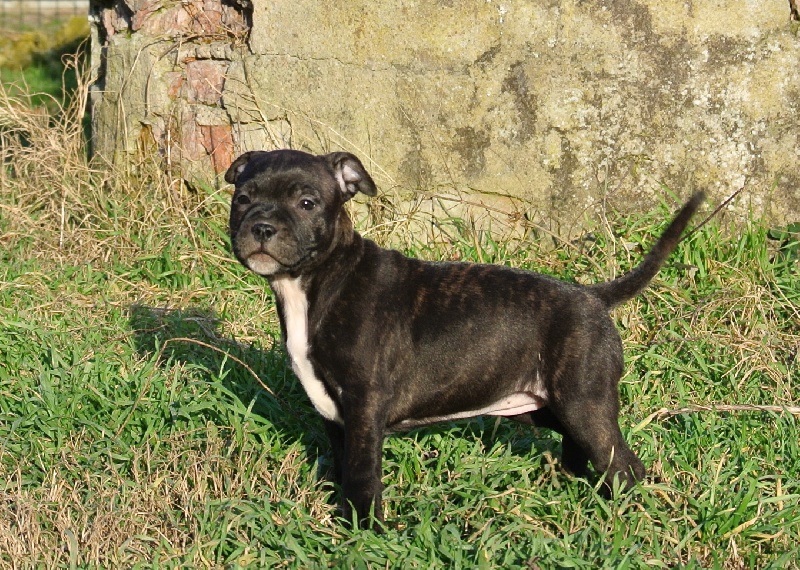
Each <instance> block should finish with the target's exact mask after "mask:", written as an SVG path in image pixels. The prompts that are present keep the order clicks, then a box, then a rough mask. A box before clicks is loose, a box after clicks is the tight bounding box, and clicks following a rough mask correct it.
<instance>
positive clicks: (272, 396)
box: [129, 305, 330, 476]
mask: <svg viewBox="0 0 800 570" xmlns="http://www.w3.org/2000/svg"><path fill="white" fill-rule="evenodd" d="M129 323H130V328H131V330H132V331H133V333H134V339H135V345H136V351H137V352H138V353H139V354H140V355H142V356H145V357H149V356H152V355H153V354H158V355H159V361H158V365H159V366H161V367H164V368H166V367H169V366H171V364H172V363H176V362H177V363H182V364H185V365H186V366H188V367H190V368H192V369H193V371H194V372H193V373H194V374H195V375H196V374H197V373H198V372H199V374H200V375H201V378H203V379H204V380H205V381H206V382H208V383H221V387H222V388H223V389H224V391H226V392H227V393H229V394H232V395H233V396H235V397H236V398H238V399H239V400H240V401H241V403H242V404H243V405H244V407H245V408H247V409H249V410H251V411H252V412H253V413H255V414H257V415H258V416H260V417H261V418H263V419H264V420H266V421H267V422H268V423H269V424H271V425H272V426H274V428H275V429H276V430H277V431H279V432H280V433H281V435H283V436H285V437H287V438H288V439H289V440H293V441H298V442H300V443H301V445H303V446H304V448H305V451H306V455H307V457H308V460H309V461H310V462H316V461H317V459H318V458H320V456H322V455H326V454H328V449H327V447H328V446H327V438H326V436H325V434H324V430H323V427H322V425H321V422H315V421H314V420H313V419H312V418H313V416H314V414H315V412H314V410H313V409H312V408H311V406H310V405H308V406H306V405H304V404H293V402H292V401H291V400H292V399H294V398H297V397H301V394H299V393H298V388H297V386H296V382H295V380H294V378H293V377H292V376H291V372H289V371H288V367H287V365H286V354H285V352H284V351H283V349H282V348H280V347H279V346H277V343H276V346H275V347H273V348H270V349H266V350H264V349H261V348H256V347H253V346H249V345H245V344H242V343H239V342H237V341H236V340H234V339H230V338H225V337H224V336H221V335H220V334H219V332H218V331H219V328H220V326H219V325H220V320H219V319H218V318H217V316H216V315H215V314H214V313H213V311H210V310H207V309H199V308H190V309H164V308H155V307H148V306H144V305H133V306H131V307H130V316H129ZM220 379H221V380H220ZM223 407H224V404H223V403H222V402H220V404H219V413H218V414H215V413H214V412H213V411H210V412H209V410H208V408H206V409H205V410H204V412H203V414H204V415H205V416H206V419H207V420H210V421H213V422H215V423H216V424H218V425H225V423H226V422H227V421H228V420H227V419H226V414H225V413H223V410H222V408H223ZM211 409H212V410H213V406H212V407H211ZM318 424H319V425H318ZM326 459H327V457H326ZM323 463H325V464H326V465H327V464H328V463H330V461H323ZM320 475H321V476H325V475H326V473H325V472H322V473H321V474H320Z"/></svg>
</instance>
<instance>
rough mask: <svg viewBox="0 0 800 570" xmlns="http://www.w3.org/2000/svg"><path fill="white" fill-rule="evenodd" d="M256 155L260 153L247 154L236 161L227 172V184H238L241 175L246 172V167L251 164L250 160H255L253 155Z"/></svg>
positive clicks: (251, 152)
mask: <svg viewBox="0 0 800 570" xmlns="http://www.w3.org/2000/svg"><path fill="white" fill-rule="evenodd" d="M256 153H258V151H250V152H246V153H244V154H243V155H241V156H240V157H239V158H237V159H236V160H234V161H233V164H231V165H230V167H229V168H228V170H227V171H226V172H225V182H227V183H228V184H236V181H237V180H238V179H239V175H240V174H241V173H242V171H244V168H245V166H247V163H248V162H250V159H251V158H253V155H255V154H256Z"/></svg>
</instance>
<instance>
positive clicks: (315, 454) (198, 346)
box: [130, 305, 561, 502]
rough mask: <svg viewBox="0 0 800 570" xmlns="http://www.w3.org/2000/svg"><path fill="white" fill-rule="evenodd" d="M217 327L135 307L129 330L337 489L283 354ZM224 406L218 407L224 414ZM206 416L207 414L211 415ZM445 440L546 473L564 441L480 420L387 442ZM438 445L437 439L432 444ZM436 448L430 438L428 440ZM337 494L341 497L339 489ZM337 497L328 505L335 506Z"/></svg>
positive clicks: (185, 315) (324, 443) (318, 427)
mask: <svg viewBox="0 0 800 570" xmlns="http://www.w3.org/2000/svg"><path fill="white" fill-rule="evenodd" d="M219 325H220V320H219V319H218V318H217V317H216V316H215V315H214V313H213V312H212V311H209V310H206V309H196V308H194V309H163V308H154V307H147V306H143V305H133V306H132V307H131V308H130V327H131V330H132V331H133V332H134V338H135V343H136V350H137V352H138V353H139V354H141V355H142V356H145V357H150V356H152V355H153V354H159V355H160V356H159V363H158V365H159V366H162V367H164V368H166V367H169V366H171V364H172V363H175V362H180V363H183V364H185V365H187V366H189V367H191V368H193V369H194V370H195V371H198V370H199V371H200V374H201V375H203V376H205V378H204V380H205V381H207V382H209V383H215V382H220V380H219V379H220V378H222V380H221V383H222V387H223V388H224V389H225V391H227V392H228V393H231V394H233V395H234V396H235V397H236V398H238V399H239V400H240V401H241V402H242V404H243V405H244V407H245V408H249V409H251V410H252V411H253V412H254V413H256V414H258V415H259V416H261V417H262V418H263V419H265V420H266V421H267V422H269V423H270V424H271V425H272V426H274V429H276V430H278V431H280V432H281V434H282V435H283V436H285V437H286V438H288V439H289V440H291V441H297V442H299V443H300V444H301V445H302V446H303V447H304V449H305V454H306V457H307V460H308V461H309V463H311V464H315V465H316V471H317V479H318V480H321V481H322V482H326V483H330V482H332V479H333V478H332V473H331V471H332V454H331V450H330V446H329V444H328V440H327V436H326V435H325V433H324V428H323V425H322V422H321V421H320V420H319V419H318V416H317V414H316V412H315V411H314V410H313V408H312V407H311V405H310V403H307V402H305V401H303V402H299V401H298V402H297V403H296V404H294V403H292V401H291V400H294V399H296V398H297V399H299V398H304V397H305V396H304V395H303V393H302V388H301V387H300V386H299V382H298V381H297V380H295V378H294V376H293V375H292V373H291V372H290V371H289V367H288V365H287V359H286V354H285V352H284V350H283V349H282V348H280V347H279V346H277V343H276V346H275V347H273V348H270V349H267V350H264V349H260V348H256V347H253V346H248V345H244V344H241V343H238V342H236V341H235V340H233V339H229V338H225V337H223V336H220V334H219V333H218V330H219ZM223 405H224V404H222V403H220V409H221V408H222V407H223ZM206 410H207V409H206ZM203 413H204V414H205V415H206V416H207V417H206V419H207V420H210V421H213V422H215V423H216V424H217V425H224V424H225V422H226V421H228V420H227V419H226V416H225V414H224V413H222V411H220V413H219V415H214V413H213V412H211V413H210V414H209V412H208V411H204V412H203ZM430 435H432V436H436V435H440V436H443V437H447V438H465V437H466V438H468V439H471V438H475V439H480V440H481V441H482V442H483V447H484V448H485V450H486V451H487V452H488V450H490V449H492V447H494V446H495V445H496V444H497V443H498V442H499V443H500V444H501V445H507V446H508V447H509V448H510V451H511V453H512V454H514V455H516V456H519V457H522V458H524V459H527V460H529V461H530V462H531V466H532V468H533V469H534V470H536V469H537V468H540V467H541V468H546V465H547V464H548V463H550V462H551V461H552V457H559V456H560V447H561V446H560V439H561V438H560V436H557V435H555V434H552V435H551V433H550V432H549V431H548V430H543V429H541V428H533V427H532V426H529V425H525V424H520V423H517V422H514V421H511V420H507V419H504V420H501V421H499V422H498V421H497V418H490V417H482V418H475V419H473V420H461V421H458V422H448V423H444V424H437V425H431V426H427V427H423V428H419V429H417V430H414V431H413V432H410V433H397V434H391V435H389V436H388V438H387V443H388V442H389V440H390V439H395V438H408V437H411V438H417V440H418V441H420V440H425V439H427V438H426V436H430ZM434 439H436V437H434ZM428 441H429V442H431V440H430V439H428ZM392 447H393V449H391V450H389V449H386V446H385V448H384V459H386V458H388V457H393V459H394V461H400V462H406V461H414V460H417V461H420V462H421V463H423V464H425V463H428V462H429V461H434V462H435V458H436V457H438V455H439V451H438V449H435V448H430V449H425V450H421V452H420V456H419V457H417V458H409V457H400V456H398V453H399V455H405V454H406V453H408V452H409V450H410V449H413V448H414V446H410V447H409V446H404V445H400V446H399V447H397V446H392ZM337 491H339V490H338V489H337ZM338 495H339V493H338V492H337V493H334V495H333V496H332V497H331V500H332V501H334V502H337V501H338V500H339V496H338Z"/></svg>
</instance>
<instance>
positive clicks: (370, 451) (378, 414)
mask: <svg viewBox="0 0 800 570" xmlns="http://www.w3.org/2000/svg"><path fill="white" fill-rule="evenodd" d="M354 404H355V405H354V406H347V408H349V409H347V410H346V412H345V422H344V423H345V427H344V457H343V461H342V494H343V495H344V507H343V513H344V517H345V519H346V520H347V521H348V522H349V521H351V520H352V514H353V511H355V514H356V516H357V517H358V525H359V526H360V527H361V528H369V527H370V526H372V527H373V528H374V529H375V530H380V525H379V524H378V521H383V511H382V509H381V491H382V490H383V488H382V485H381V454H382V447H383V432H384V422H385V417H384V413H383V410H382V409H381V407H380V406H377V405H374V404H373V405H369V404H366V403H365V402H364V400H361V401H357V402H354ZM370 516H374V518H375V521H376V522H375V524H374V525H371V524H370Z"/></svg>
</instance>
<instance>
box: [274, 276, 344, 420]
mask: <svg viewBox="0 0 800 570" xmlns="http://www.w3.org/2000/svg"><path fill="white" fill-rule="evenodd" d="M272 288H273V289H274V290H275V292H276V293H277V294H278V295H279V296H280V298H281V301H282V303H283V319H284V325H285V326H286V349H287V350H288V351H289V358H291V360H292V370H294V373H295V374H296V375H297V377H298V378H299V379H300V383H301V384H302V385H303V389H304V390H305V391H306V394H308V397H309V399H310V400H311V403H312V404H314V407H315V408H316V409H317V411H318V412H319V413H320V414H322V417H324V418H325V419H327V420H331V421H334V422H337V423H342V417H341V415H340V414H339V409H338V408H337V407H336V403H335V402H334V401H333V400H332V399H331V397H330V396H329V395H328V391H327V390H326V389H325V385H324V384H323V383H322V381H321V380H320V379H319V378H317V376H316V374H314V367H313V366H312V364H311V361H310V360H309V359H308V299H307V298H306V294H305V293H304V292H303V289H302V287H300V278H299V277H297V278H294V279H292V278H290V277H278V278H276V279H273V280H272Z"/></svg>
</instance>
